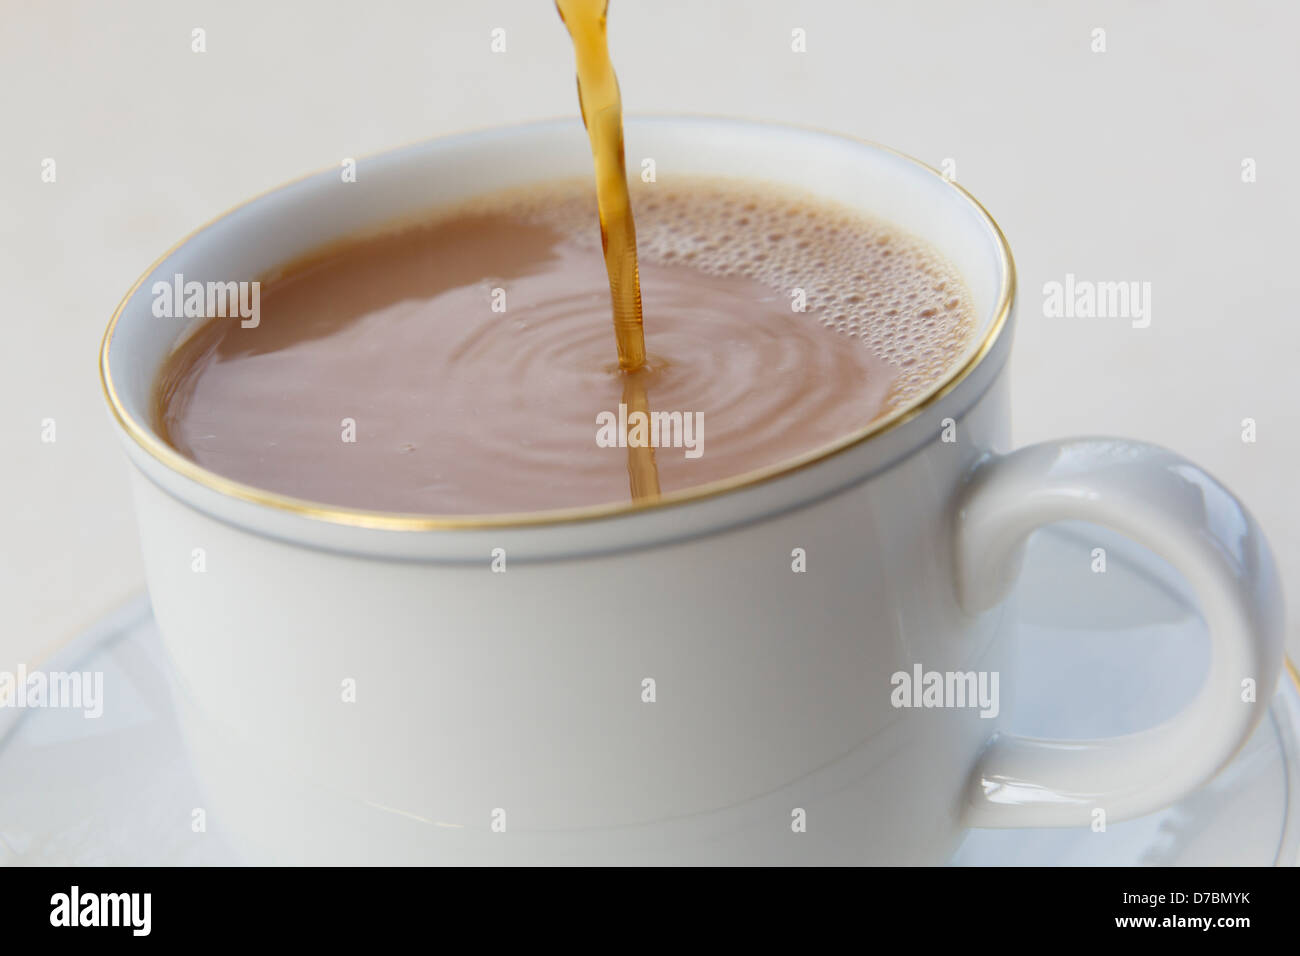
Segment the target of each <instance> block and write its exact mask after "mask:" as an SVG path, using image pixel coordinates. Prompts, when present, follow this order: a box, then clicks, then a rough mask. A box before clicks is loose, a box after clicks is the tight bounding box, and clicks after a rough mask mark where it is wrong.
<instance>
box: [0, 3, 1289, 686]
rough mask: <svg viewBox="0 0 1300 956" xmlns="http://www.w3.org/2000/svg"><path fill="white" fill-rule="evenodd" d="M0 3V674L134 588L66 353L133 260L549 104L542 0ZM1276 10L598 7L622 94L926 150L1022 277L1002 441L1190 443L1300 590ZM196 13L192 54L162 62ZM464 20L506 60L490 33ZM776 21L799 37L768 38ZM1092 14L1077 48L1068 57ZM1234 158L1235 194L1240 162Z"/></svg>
mask: <svg viewBox="0 0 1300 956" xmlns="http://www.w3.org/2000/svg"><path fill="white" fill-rule="evenodd" d="M0 9H2V10H3V15H2V18H0V22H2V23H3V25H2V26H0V121H2V122H3V124H4V126H3V134H2V135H0V270H2V271H0V295H3V302H4V313H3V318H2V319H0V322H3V339H2V341H3V346H2V347H0V362H2V363H3V364H2V365H0V373H2V374H0V453H2V455H3V458H2V459H0V460H2V461H3V464H2V465H0V501H3V506H0V541H2V542H3V562H4V563H3V566H2V567H0V670H12V669H13V668H14V667H15V666H16V664H17V662H18V661H20V660H28V661H29V662H34V661H36V660H39V659H40V658H41V657H43V656H44V655H45V654H46V653H47V652H49V651H50V650H51V649H53V648H54V647H57V646H58V645H60V644H62V643H63V642H65V641H67V640H68V639H70V638H71V637H72V636H73V635H74V634H76V633H77V632H78V631H79V630H81V629H82V628H84V627H85V626H86V625H88V624H89V623H90V622H92V621H93V620H95V619H96V618H97V617H98V616H100V615H102V614H103V613H104V612H105V611H107V610H109V609H111V608H112V607H114V606H115V605H117V604H118V603H120V602H121V601H122V600H124V599H125V598H127V597H128V596H129V595H131V594H133V593H135V592H137V591H138V590H139V589H141V588H142V587H143V579H142V576H141V568H140V560H139V555H138V548H137V544H136V540H135V534H134V530H133V527H132V515H131V505H130V499H129V496H128V490H127V484H126V479H125V476H126V464H125V460H124V458H123V456H122V454H121V452H120V450H119V449H118V448H117V447H116V444H115V442H116V439H115V437H114V436H113V433H112V431H111V430H110V428H109V425H108V420H107V416H106V413H105V410H104V406H103V402H102V399H101V396H100V391H99V383H98V379H97V374H96V350H97V348H98V344H99V338H100V335H101V333H102V332H103V328H104V326H105V324H106V322H107V320H108V317H109V315H110V313H111V312H112V310H113V308H114V307H115V306H116V304H117V302H118V299H119V298H120V297H121V296H122V294H123V293H124V292H125V291H126V289H127V288H128V287H129V286H130V285H131V283H132V282H133V281H134V280H135V278H136V277H137V276H138V275H139V274H140V273H141V272H142V271H144V269H145V268H146V267H147V266H148V265H149V264H150V263H151V262H152V261H153V260H154V259H155V258H156V257H157V256H158V255H159V254H160V253H161V252H163V251H164V250H166V249H167V248H168V247H170V246H171V245H172V243H173V242H175V241H176V240H177V239H178V238H180V237H181V236H183V235H185V234H187V233H188V232H190V231H191V230H193V229H194V228H196V227H197V226H199V225H201V224H202V223H204V222H206V221H207V220H208V219H210V218H212V217H214V216H216V215H218V214H219V213H221V212H222V211H224V210H225V209H227V208H229V207H230V206H232V205H234V204H236V203H238V202H239V201H241V200H242V199H244V198H246V197H248V196H250V195H252V194H255V193H258V192H261V191H263V190H265V189H268V188H270V187H272V186H274V185H276V184H277V183H279V182H281V181H283V180H286V179H289V178H292V177H295V176H297V175H299V174H301V173H304V172H307V171H309V170H313V169H316V168H320V167H324V166H330V165H337V164H338V163H339V161H340V160H341V159H342V158H343V157H347V156H359V155H363V154H366V153H370V152H374V151H378V150H382V149H385V148H388V147H391V146H396V145H400V144H403V143H406V142H410V141H413V140H418V139H423V138H426V137H429V136H435V135H438V134H442V133H447V132H452V131H456V130H461V129H465V128H471V127H480V126H490V125H497V124H503V123H511V122H517V121H522V120H528V119H535V118H539V117H547V116H556V115H567V116H572V117H573V122H574V123H578V122H579V119H578V116H577V104H576V97H575V92H574V81H573V71H572V54H571V50H570V48H569V46H568V37H567V34H566V33H565V31H564V28H563V26H562V25H561V24H560V22H559V19H558V17H557V16H556V14H555V12H554V10H553V8H552V6H551V4H550V3H549V2H546V0H516V2H504V0H473V2H471V0H461V2H452V0H421V2H394V0H367V2H364V3H342V2H316V3H311V2H293V3H283V2H274V3H272V2H267V0H261V2H232V0H221V2H215V0H214V2H206V3H203V2H185V0H168V2H154V0H130V2H118V3H111V4H110V3H91V2H84V3H80V2H65V0H47V2H42V3H20V2H17V0H5V2H3V3H0ZM1298 11H1300V7H1297V5H1296V4H1294V3H1292V2H1287V0H1277V2H1274V3H1261V2H1244V3H1243V2H1237V0H1232V2H1228V0H1223V2H1220V3H1174V2H1172V0H1163V2H1162V0H1148V2H1127V3H1053V4H1043V3H1031V2H990V3H975V2H943V3H936V2H925V3H923V2H910V3H909V2H891V3H875V2H866V0H859V2H832V0H812V2H798V3H796V2H776V0H772V2H769V0H763V2H759V0H746V2H741V0H671V2H669V0H612V10H611V16H610V41H611V47H612V49H613V52H614V56H615V62H616V65H617V68H618V72H619V76H620V79H621V82H622V88H623V94H624V101H625V105H626V107H627V108H628V110H629V111H638V110H640V111H660V112H662V111H675V112H695V113H718V114H728V115H734V116H742V117H753V118H761V119H772V120H785V121H790V122H796V123H802V124H808V125H814V126H820V127H824V128H827V129H832V130H838V131H842V132H844V133H848V134H852V135H855V136H859V137H863V138H867V139H872V140H876V141H879V142H883V143H886V144H888V145H890V146H893V147H895V148H897V149H900V150H902V151H904V152H907V153H910V154H912V155H914V156H917V157H919V158H921V159H923V160H925V161H926V162H929V163H930V164H932V165H936V166H937V165H939V164H940V163H942V161H943V160H944V159H945V158H948V157H951V158H952V159H954V160H955V161H956V170H957V178H958V179H959V181H960V182H962V183H963V184H964V185H965V186H967V187H968V188H969V189H971V190H972V191H973V192H974V193H975V195H976V196H977V197H979V198H980V199H981V200H982V201H983V202H984V204H985V205H986V206H987V207H988V208H989V209H990V211H992V213H993V215H994V216H995V217H996V218H997V219H998V220H999V222H1000V223H1001V225H1002V226H1003V228H1004V230H1005V231H1006V233H1007V235H1008V237H1009V239H1010V241H1011V244H1012V247H1013V249H1014V251H1015V254H1016V257H1017V263H1018V266H1019V270H1020V279H1021V301H1020V324H1019V329H1018V331H1017V333H1016V334H1017V344H1016V348H1015V353H1014V358H1013V360H1012V362H1013V365H1012V369H1013V389H1014V395H1015V398H1014V401H1015V436H1016V439H1017V441H1018V442H1020V443H1027V442H1033V441H1035V440H1038V439H1042V438H1048V437H1053V436H1064V435H1070V434H1080V433H1092V434H1098V433H1112V434H1118V435H1125V436H1132V437H1137V438H1143V439H1147V440H1150V441H1154V442H1158V443H1160V444H1163V445H1167V446H1169V447H1171V448H1174V449H1177V450H1178V451H1181V452H1183V453H1184V454H1186V455H1188V456H1189V457H1191V458H1193V459H1195V460H1196V461H1198V462H1200V463H1201V464H1203V465H1204V466H1205V467H1206V468H1207V469H1209V470H1210V471H1211V472H1212V473H1214V474H1215V475H1217V476H1218V477H1219V478H1220V479H1221V480H1223V481H1224V482H1225V483H1226V484H1228V485H1229V486H1230V487H1232V488H1233V489H1235V490H1236V491H1237V492H1238V494H1239V495H1241V497H1242V498H1243V499H1244V500H1245V501H1246V502H1247V504H1248V505H1249V507H1250V508H1251V509H1252V510H1253V511H1254V513H1255V514H1256V516H1257V517H1258V519H1259V520H1260V522H1261V524H1262V525H1263V526H1264V528H1265V529H1266V531H1267V532H1268V533H1269V535H1270V537H1271V539H1272V542H1273V547H1274V550H1275V552H1276V554H1277V556H1278V559H1279V561H1280V564H1281V567H1282V572H1283V577H1284V580H1285V581H1286V583H1287V589H1288V592H1289V604H1290V606H1291V607H1292V608H1295V609H1300V506H1297V503H1296V468H1297V465H1300V411H1298V406H1300V402H1298V401H1297V398H1296V390H1297V387H1298V386H1297V381H1296V361H1297V357H1300V324H1298V323H1297V311H1298V310H1297V304H1298V303H1300V269H1298V268H1297V262H1296V257H1297V252H1298V251H1300V240H1298V233H1297V222H1298V221H1300V216H1298V214H1300V185H1298V182H1300V181H1298V180H1297V177H1296V175H1295V172H1296V163H1297V159H1298V157H1300V133H1298V132H1297V124H1296V122H1295V120H1296V95H1297V92H1298V88H1300V84H1298V83H1297V79H1298V78H1300V66H1298V64H1300V58H1297V56H1296V51H1295V43H1296V36H1297V35H1298V34H1300V12H1298ZM195 27H202V28H204V29H205V30H206V31H207V38H206V39H207V52H206V53H202V54H197V53H194V52H191V31H192V30H193V29H194V28H195ZM494 27H504V28H505V30H506V40H507V52H506V53H504V54H493V53H491V52H490V49H489V39H490V31H491V30H492V29H493V28H494ZM796 27H801V28H803V29H804V30H805V31H806V32H807V52H806V53H802V54H798V53H794V52H792V51H791V49H790V45H791V43H790V41H791V31H792V30H793V29H794V28H796ZM1097 27H1101V28H1103V29H1104V30H1105V31H1106V46H1107V49H1106V52H1104V53H1094V52H1092V50H1091V44H1092V31H1093V29H1094V28H1097ZM47 157H52V158H54V159H55V160H56V163H57V181H56V182H55V183H52V184H50V183H42V182H41V175H40V174H41V163H42V160H43V159H45V158H47ZM1246 157H1251V158H1254V159H1255V160H1256V163H1257V169H1258V181H1257V182H1255V183H1250V184H1247V183H1243V182H1242V181H1241V164H1242V160H1243V158H1246ZM524 159H525V158H524V157H521V161H524ZM1067 272H1071V273H1074V274H1075V275H1076V276H1078V277H1079V278H1081V279H1091V280H1097V281H1125V280H1136V281H1146V282H1150V283H1152V286H1153V292H1152V324H1151V326H1150V328H1147V329H1134V328H1132V327H1131V325H1130V323H1129V322H1128V321H1127V320H1123V319H1048V318H1044V316H1043V314H1042V301H1043V296H1042V288H1043V284H1044V283H1045V282H1047V281H1052V280H1055V281H1062V280H1063V279H1064V277H1065V274H1066V273H1067ZM46 418H53V419H55V420H56V423H57V424H56V428H57V441H56V442H55V443H53V444H42V442H41V422H42V420H43V419H46ZM1244 418H1253V419H1255V420H1256V422H1257V428H1258V440H1257V441H1256V442H1255V443H1254V444H1246V443H1243V441H1242V440H1241V431H1242V426H1241V422H1242V419H1244ZM1292 618H1293V619H1295V614H1293V615H1292ZM1290 638H1291V639H1290V650H1291V654H1292V656H1293V657H1296V656H1300V640H1298V639H1297V637H1296V634H1295V629H1294V628H1293V629H1292V633H1291V636H1290Z"/></svg>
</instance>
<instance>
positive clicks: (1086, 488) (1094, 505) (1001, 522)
mask: <svg viewBox="0 0 1300 956" xmlns="http://www.w3.org/2000/svg"><path fill="white" fill-rule="evenodd" d="M1071 519H1074V520H1081V521H1090V522H1094V523H1096V524H1100V525H1105V526H1107V527H1109V528H1112V529H1114V530H1115V531H1118V532H1120V533H1121V534H1124V535H1127V536H1128V537H1130V538H1132V539H1133V540H1134V541H1136V542H1138V543H1139V544H1141V545H1144V546H1145V547H1147V548H1150V549H1151V550H1152V551H1154V552H1156V553H1157V554H1159V555H1161V556H1162V557H1163V558H1165V559H1166V560H1167V561H1169V562H1170V563H1171V564H1172V565H1173V566H1174V567H1175V568H1177V569H1178V571H1179V572H1180V573H1181V574H1182V575H1183V576H1184V577H1185V578H1186V579H1187V580H1188V582H1189V583H1190V584H1191V585H1192V587H1193V588H1194V589H1195V591H1196V594H1197V596H1198V598H1199V599H1200V604H1201V609H1202V611H1203V613H1204V615H1205V619H1206V622H1207V624H1208V625H1209V632H1210V668H1209V673H1208V674H1207V676H1206V678H1205V683H1204V684H1203V686H1202V687H1201V689H1200V691H1199V692H1198V693H1197V696H1196V698H1195V699H1194V700H1193V701H1192V702H1191V703H1190V704H1189V705H1188V706H1187V707H1186V708H1184V709H1183V710H1182V711H1181V712H1180V713H1178V714H1177V715H1175V716H1174V717H1172V718H1171V719H1169V720H1167V721H1165V722H1164V723H1162V724H1160V725H1158V726H1155V727H1152V728H1150V729H1148V730H1143V731H1140V732H1138V733H1134V734H1127V735H1124V736H1120V737H1107V738H1102V739H1098V740H1044V739H1039V738H1032V737H1017V736H1011V735H1005V734H997V735H995V736H994V737H993V738H992V740H990V741H989V743H988V745H987V747H986V748H985V749H984V751H983V752H982V753H981V754H980V756H979V758H978V762H977V764H976V766H975V769H974V771H973V773H972V775H971V778H970V783H969V785H968V792H967V797H968V799H967V805H966V807H965V811H964V821H963V822H964V824H965V825H966V826H970V827H1057V826H1083V825H1088V824H1091V823H1092V822H1093V821H1094V820H1095V819H1096V814H1095V811H1096V810H1097V809H1098V808H1100V809H1101V810H1103V811H1104V812H1105V820H1106V821H1107V822H1116V821H1119V820H1124V819H1127V818H1130V817H1136V816H1140V815H1141V814H1144V813H1150V812H1152V811H1154V810H1157V809H1160V808H1161V807H1164V806H1167V805H1168V804H1170V803H1172V802H1174V801H1176V800H1178V799H1179V798H1181V797H1182V796H1184V795H1185V794H1187V793H1189V792H1190V791H1192V790H1194V789H1196V788H1197V787H1199V786H1200V785H1202V784H1203V783H1205V782H1206V781H1207V780H1209V779H1210V778H1211V777H1213V776H1214V775H1215V774H1216V773H1218V772H1219V771H1220V770H1221V769H1223V767H1224V766H1225V765H1226V764H1227V763H1228V761H1230V760H1231V759H1232V757H1233V756H1234V754H1235V753H1236V752H1237V750H1238V749H1239V748H1240V747H1241V746H1242V744H1244V743H1245V741H1246V739H1247V737H1249V736H1250V733H1251V731H1252V730H1253V729H1254V727H1255V725H1256V724H1257V723H1258V722H1259V720H1260V718H1261V717H1262V716H1263V714H1264V713H1265V711H1266V710H1267V708H1268V704H1269V701H1270V699H1271V698H1272V695H1273V689H1274V686H1275V684H1276V682H1277V678H1278V674H1279V672H1280V670H1281V667H1282V658H1283V604H1282V594H1281V589H1280V587H1279V584H1278V579H1277V573H1276V571H1275V569H1274V565H1273V557H1272V554H1271V553H1270V551H1269V547H1268V542H1267V541H1265V540H1264V535H1263V533H1262V532H1261V531H1260V529H1259V526H1258V525H1256V524H1255V521H1254V519H1253V518H1252V517H1251V516H1250V514H1249V513H1248V512H1247V511H1246V509H1245V507H1244V506H1243V505H1242V504H1241V502H1240V501H1238V500H1237V499H1236V498H1235V497H1234V496H1233V495H1232V493H1231V492H1229V491H1228V490H1227V489H1226V488H1224V487H1223V486H1222V485H1221V484H1219V483H1218V482H1217V481H1215V480H1214V479H1213V478H1211V477H1210V476H1209V475H1208V474H1206V473H1205V472H1204V471H1202V470H1201V469H1200V468H1198V467H1197V466H1196V465H1194V464H1192V463H1191V462H1189V461H1188V460H1187V459H1185V458H1182V457H1180V456H1179V455H1175V454H1173V453H1172V452H1169V451H1166V450H1164V449H1162V448H1157V447H1155V446H1154V445H1148V444H1145V443H1143V442H1137V441H1126V440H1124V439H1119V438H1080V439H1073V440H1069V441H1054V442H1044V443H1043V444H1041V445H1033V446H1030V447H1028V448H1023V449H1020V450H1019V451H1016V452H1013V453H1011V454H1009V455H1005V456H989V457H986V458H985V459H984V460H982V461H981V462H980V463H979V464H978V465H977V466H976V467H975V469H974V470H973V472H972V473H971V475H970V477H969V480H968V482H967V483H966V486H965V488H964V489H963V491H962V493H961V496H960V498H959V501H958V510H957V527H956V533H955V544H956V583H957V590H958V598H959V600H960V602H961V605H962V607H963V609H964V610H965V611H966V612H968V613H971V614H975V613H979V612H981V611H984V610H987V609H989V608H991V607H993V606H994V605H996V604H998V603H999V602H1000V601H1001V600H1002V599H1003V598H1004V597H1005V595H1006V592H1007V591H1008V590H1009V588H1010V586H1011V584H1012V583H1013V581H1014V580H1015V578H1016V575H1017V574H1018V573H1019V569H1020V563H1021V560H1022V558H1023V545H1024V543H1025V541H1026V539H1027V538H1028V537H1029V534H1030V533H1031V532H1032V531H1034V529H1036V528H1039V527H1041V526H1042V525H1045V524H1049V523H1051V522H1054V521H1065V520H1071ZM1248 681H1253V682H1254V683H1253V687H1254V695H1253V696H1251V695H1250V694H1249V693H1248V692H1247V690H1248V688H1249V687H1250V686H1251V685H1250V684H1249V683H1248Z"/></svg>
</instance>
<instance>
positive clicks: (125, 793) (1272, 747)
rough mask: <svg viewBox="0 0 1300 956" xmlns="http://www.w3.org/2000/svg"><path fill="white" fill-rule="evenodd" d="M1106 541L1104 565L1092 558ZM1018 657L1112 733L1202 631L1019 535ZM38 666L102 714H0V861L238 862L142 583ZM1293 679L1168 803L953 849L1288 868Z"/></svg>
mask: <svg viewBox="0 0 1300 956" xmlns="http://www.w3.org/2000/svg"><path fill="white" fill-rule="evenodd" d="M1097 547H1102V548H1105V549H1106V564H1107V568H1106V572H1105V573H1095V572H1093V570H1092V565H1093V560H1094V559H1093V556H1092V552H1093V549H1094V548H1097ZM1019 600H1020V613H1021V619H1022V627H1021V635H1020V641H1021V651H1022V653H1021V658H1020V666H1021V667H1022V668H1023V670H1022V672H1021V674H1020V675H1019V679H1018V680H1017V681H1016V686H1018V687H1020V688H1024V691H1023V692H1022V696H1021V697H1020V698H1019V699H1018V700H1017V701H1016V702H1015V707H1014V712H1013V715H1012V720H1011V726H1010V728H1009V729H1010V730H1012V731H1013V732H1017V733H1025V734H1034V735H1038V736H1052V737H1086V736H1099V735H1105V734H1115V733H1124V732H1127V731H1132V730H1138V729H1140V728H1142V727H1145V726H1149V725H1151V724H1153V723H1156V722H1158V721H1159V720H1162V719H1164V718H1166V717H1168V716H1171V715H1172V714H1173V713H1174V712H1175V711H1177V710H1178V709H1179V708H1180V707H1181V706H1182V705H1183V704H1184V703H1185V702H1186V701H1188V700H1189V699H1190V698H1191V696H1192V694H1193V693H1194V691H1195V690H1196V688H1197V686H1198V684H1199V682H1200V679H1201V676H1202V674H1203V672H1204V668H1205V663H1206V659H1207V654H1208V638H1207V636H1206V633H1205V627H1204V625H1203V623H1202V622H1201V620H1200V618H1199V616H1198V614H1197V611H1196V610H1195V602H1194V601H1193V600H1191V599H1190V597H1189V595H1188V592H1187V590H1186V588H1185V586H1184V585H1183V584H1182V582H1181V580H1180V579H1179V578H1178V577H1177V575H1175V574H1174V572H1173V571H1172V570H1171V569H1170V568H1169V566H1168V565H1167V564H1165V563H1164V562H1163V561H1160V560H1159V559H1156V558H1154V557H1152V556H1151V555H1150V554H1148V553H1146V552H1143V551H1140V550H1138V549H1136V548H1134V547H1133V546H1132V545H1130V544H1128V543H1127V542H1126V541H1124V540H1123V539H1121V538H1118V537H1117V536H1115V535H1112V534H1110V533H1109V532H1105V531H1102V530H1100V529H1094V528H1091V527H1090V526H1087V525H1072V526H1058V527H1056V528H1053V529H1049V530H1046V531H1043V532H1040V533H1039V534H1038V535H1037V536H1036V537H1035V539H1034V541H1033V542H1032V543H1031V545H1030V548H1029V553H1028V557H1027V560H1026V564H1025V571H1024V574H1023V575H1022V578H1021V581H1020V585H1019ZM42 670H64V671H70V670H81V671H102V672H103V675H104V698H105V701H106V705H105V708H104V713H103V716H102V717H100V718H98V719H96V720H88V719H86V718H84V717H83V716H82V715H81V712H80V711H77V710H29V711H22V710H15V709H10V708H3V709H0V863H10V864H15V863H18V864H51V865H56V864H57V865H93V864H117V865H137V864H140V865H143V864H164V865H165V864H237V863H240V862H241V859H240V857H239V856H238V854H237V853H236V852H235V851H234V850H233V849H232V842H231V841H228V840H226V839H224V838H223V837H222V835H221V834H220V833H219V832H218V831H216V830H215V829H214V828H212V827H209V829H208V830H207V832H201V833H195V832H194V831H193V827H192V825H191V814H192V811H193V809H194V808H195V807H200V806H203V802H204V801H203V798H202V796H201V793H200V789H199V786H198V783H197V781H196V780H195V777H194V775H193V772H192V771H191V769H190V766H189V762H188V758H187V757H186V754H185V749H184V745H183V742H182V740H181V737H180V731H179V728H178V726H177V723H176V718H175V714H174V710H173V705H172V694H173V693H175V688H174V686H173V682H172V678H171V674H170V668H169V666H168V663H167V659H166V657H165V655H164V653H163V650H162V644H161V641H160V639H159V637H158V633H157V631H156V629H155V627H154V623H153V618H152V616H151V614H150V610H149V604H148V599H147V598H146V597H145V596H141V597H139V598H137V599H136V600H134V601H132V602H131V603H130V604H128V605H127V606H125V607H123V608H121V609H120V610H118V611H117V612H115V613H114V614H112V615H110V616H109V617H107V618H105V619H104V620H102V621H101V622H99V623H98V624H97V625H96V626H95V627H93V628H91V629H90V630H89V631H87V632H86V633H84V634H82V635H81V636H79V637H78V638H77V639H76V640H74V641H72V642H71V643H70V644H68V645H67V646H66V647H65V648H63V650H62V651H61V652H60V653H59V654H57V655H55V657H54V658H52V659H51V660H49V661H47V662H44V663H43V664H42ZM1298 804H1300V689H1298V688H1297V684H1296V682H1295V678H1294V676H1293V675H1292V674H1288V675H1284V676H1283V679H1282V682H1281V685H1280V686H1279V688H1278V691H1277V696H1276V698H1275V699H1274V701H1273V704H1272V706H1271V708H1270V712H1269V718H1268V719H1267V720H1265V721H1264V722H1263V723H1262V724H1261V725H1260V727H1259V728H1258V730H1256V732H1255V734H1254V736H1253V737H1252V738H1251V739H1250V741H1249V743H1248V744H1247V745H1246V747H1245V749H1244V750H1243V751H1242V753H1241V754H1240V755H1238V757H1237V759H1236V760H1235V761H1234V762H1233V763H1232V765H1231V766H1230V767H1229V768H1228V769H1227V770H1225V771H1224V772H1223V773H1221V774H1220V775H1219V776H1218V777H1217V778H1215V779H1214V780H1213V781H1212V782H1211V783H1210V784H1209V785H1207V786H1206V787H1205V788H1204V789H1202V790H1201V791H1199V792H1198V793H1196V794H1194V795H1192V796H1191V797H1189V798H1188V799H1186V800H1184V801H1182V802H1181V803H1179V804H1176V805H1175V806H1172V807H1169V808H1167V809H1165V810H1162V811H1161V812H1159V813H1154V814H1151V815H1149V816H1146V817H1142V818H1141V819H1137V820H1131V821H1128V822H1125V823H1118V824H1112V825H1110V826H1109V827H1108V829H1107V830H1106V831H1105V832H1101V833H1098V832H1093V831H1091V830H1078V829H1071V830H979V831H971V832H970V833H969V834H968V836H967V838H966V840H965V841H964V842H963V844H962V846H961V847H960V848H959V850H958V851H957V854H956V855H955V857H954V858H953V861H952V862H953V863H954V864H957V865H961V866H989V865H994V866H996V865H1026V866H1028V865H1118V866H1125V865H1138V864H1178V865H1184V864H1203V865H1273V864H1282V865H1294V864H1297V863H1300V810H1298V808H1297V805H1298Z"/></svg>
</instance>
